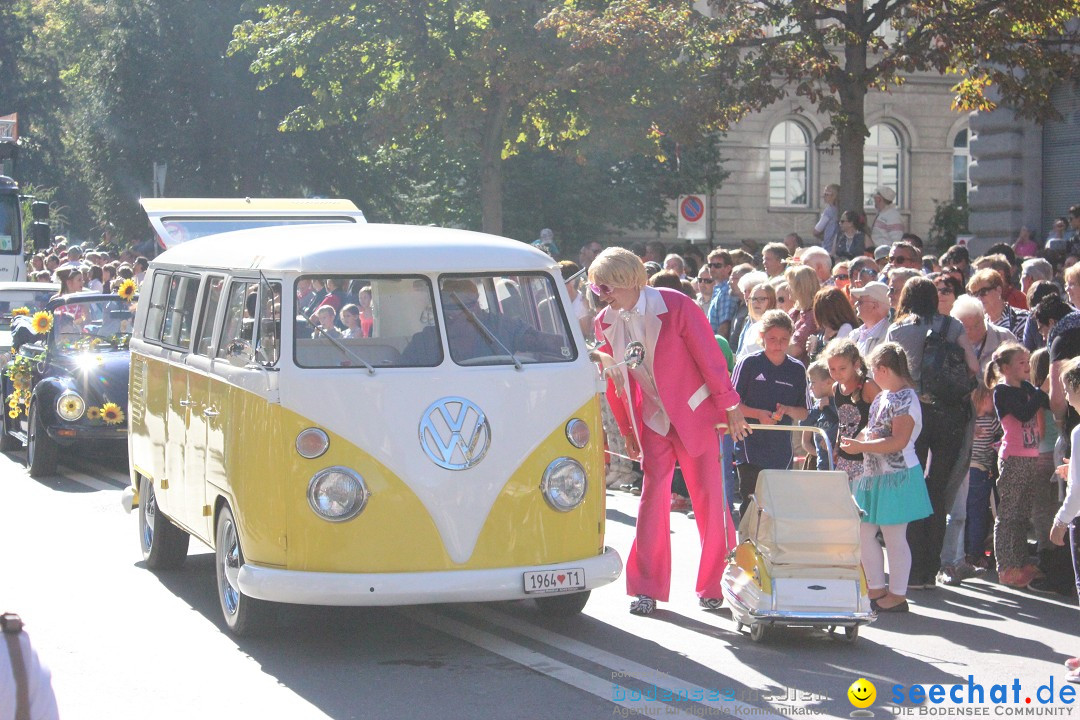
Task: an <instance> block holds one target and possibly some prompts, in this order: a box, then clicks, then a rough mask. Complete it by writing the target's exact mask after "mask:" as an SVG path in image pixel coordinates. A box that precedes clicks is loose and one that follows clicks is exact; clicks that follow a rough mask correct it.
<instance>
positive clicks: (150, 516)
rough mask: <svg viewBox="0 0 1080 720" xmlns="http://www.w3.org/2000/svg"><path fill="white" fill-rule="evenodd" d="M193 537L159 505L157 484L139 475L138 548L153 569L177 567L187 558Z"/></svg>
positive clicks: (144, 560)
mask: <svg viewBox="0 0 1080 720" xmlns="http://www.w3.org/2000/svg"><path fill="white" fill-rule="evenodd" d="M190 539H191V536H190V535H188V534H187V533H186V532H184V531H183V530H181V529H180V528H178V527H176V526H175V525H173V524H172V521H171V520H169V518H167V517H165V515H163V514H162V513H161V512H160V510H159V508H158V506H157V493H156V492H155V491H154V484H153V483H152V482H150V481H149V480H148V479H147V478H145V477H141V476H140V477H139V547H140V548H141V549H142V556H143V562H145V563H146V567H148V568H150V569H151V570H174V569H176V568H178V567H180V566H181V565H183V564H184V560H185V559H186V558H187V551H188V543H189V541H190Z"/></svg>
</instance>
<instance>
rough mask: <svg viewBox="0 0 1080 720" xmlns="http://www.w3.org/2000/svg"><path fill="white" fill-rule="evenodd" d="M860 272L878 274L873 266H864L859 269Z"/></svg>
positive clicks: (861, 273) (862, 273)
mask: <svg viewBox="0 0 1080 720" xmlns="http://www.w3.org/2000/svg"><path fill="white" fill-rule="evenodd" d="M859 274H860V275H873V276H875V277H876V276H877V271H876V270H872V269H871V268H868V267H864V268H862V269H861V270H859Z"/></svg>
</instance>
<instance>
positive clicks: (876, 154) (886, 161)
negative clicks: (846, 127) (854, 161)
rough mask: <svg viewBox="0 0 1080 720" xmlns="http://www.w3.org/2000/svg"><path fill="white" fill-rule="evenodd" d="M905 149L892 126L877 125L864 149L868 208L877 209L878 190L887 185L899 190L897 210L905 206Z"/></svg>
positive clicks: (871, 129)
mask: <svg viewBox="0 0 1080 720" xmlns="http://www.w3.org/2000/svg"><path fill="white" fill-rule="evenodd" d="M903 150H904V146H903V143H902V142H901V140H900V134H899V133H898V132H896V130H894V129H893V128H892V127H891V126H889V125H885V124H879V125H874V126H873V127H871V128H870V137H868V138H867V139H866V145H865V147H864V148H863V201H864V202H865V203H866V207H873V206H874V188H876V187H879V186H884V187H888V188H892V189H893V190H895V191H896V205H897V207H899V206H901V205H903V204H904V194H903V187H904V184H903V182H902V180H903V178H902V177H901V176H900V171H901V167H902V166H901V163H900V161H901V157H902V155H903Z"/></svg>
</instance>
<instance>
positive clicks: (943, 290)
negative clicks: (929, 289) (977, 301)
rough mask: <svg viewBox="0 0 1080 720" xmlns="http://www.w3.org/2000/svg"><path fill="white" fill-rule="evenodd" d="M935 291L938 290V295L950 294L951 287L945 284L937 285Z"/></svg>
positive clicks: (951, 292)
mask: <svg viewBox="0 0 1080 720" xmlns="http://www.w3.org/2000/svg"><path fill="white" fill-rule="evenodd" d="M937 291H938V294H939V295H952V294H953V291H952V288H951V287H949V286H947V285H946V286H945V287H941V286H940V285H938V286H937Z"/></svg>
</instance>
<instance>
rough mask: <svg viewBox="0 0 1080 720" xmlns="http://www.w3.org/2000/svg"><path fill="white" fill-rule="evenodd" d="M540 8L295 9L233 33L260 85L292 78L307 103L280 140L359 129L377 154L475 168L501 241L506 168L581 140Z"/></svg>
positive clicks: (283, 7)
mask: <svg viewBox="0 0 1080 720" xmlns="http://www.w3.org/2000/svg"><path fill="white" fill-rule="evenodd" d="M545 5H546V3H544V2H523V1H512V2H505V1H503V0H473V1H448V0H427V1H422V0H417V1H416V2H407V3H396V2H392V3H391V2H355V1H354V0H317V1H315V0H294V1H292V2H286V3H280V4H276V5H273V6H270V7H268V8H264V9H263V10H262V16H263V18H262V20H261V22H257V23H256V22H247V23H244V24H243V25H241V26H240V27H239V28H237V32H236V41H235V43H234V45H233V49H234V51H240V50H254V51H255V52H256V60H255V62H254V64H253V65H252V68H253V70H254V71H255V72H257V73H259V74H260V75H262V76H263V78H264V81H265V82H266V84H270V83H271V82H274V81H277V80H280V79H282V78H288V77H295V78H298V79H299V81H300V82H301V84H303V85H304V87H305V88H307V89H309V90H310V92H311V99H310V100H311V101H310V102H309V103H306V104H304V105H300V106H298V107H297V108H295V109H294V110H293V111H292V112H291V113H290V114H289V115H288V116H287V117H286V119H285V122H284V127H286V128H308V129H310V128H315V129H317V128H321V127H326V126H332V125H350V126H353V127H356V128H357V129H359V130H360V131H361V132H363V133H364V134H365V136H366V137H368V138H370V139H371V140H372V141H373V142H374V143H375V144H377V145H378V146H379V147H380V148H383V149H389V150H391V151H392V150H394V149H396V148H399V147H405V148H409V147H413V146H415V145H416V144H417V143H420V144H424V145H428V146H430V145H431V144H432V143H435V142H440V143H443V144H444V145H445V146H446V148H447V151H448V153H447V154H448V155H454V156H457V157H459V158H460V157H470V156H471V157H473V158H475V163H476V169H475V171H474V173H475V176H476V177H477V178H478V180H479V183H480V186H481V193H480V199H481V210H482V216H483V229H484V230H487V231H490V232H496V233H499V232H501V231H502V204H501V199H502V189H503V175H502V171H503V162H502V161H503V159H504V158H505V157H508V156H509V155H511V154H513V153H514V152H515V151H516V150H517V149H518V148H520V147H522V146H526V145H531V146H543V145H545V144H550V145H555V144H558V143H560V142H562V141H565V140H567V139H570V138H573V137H575V136H578V135H580V134H582V133H583V132H584V130H583V128H580V127H578V126H577V124H576V121H575V115H574V114H573V112H572V107H573V92H572V90H570V89H569V88H567V87H565V86H564V85H563V84H562V83H560V81H559V77H558V73H559V70H560V66H561V64H560V59H559V55H558V50H559V46H558V44H557V43H555V42H553V41H552V38H550V37H544V36H543V35H542V34H541V33H539V32H537V31H536V29H535V25H536V23H537V21H538V20H539V19H540V18H541V17H542V14H543V11H544V9H545V8H544V6H545Z"/></svg>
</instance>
